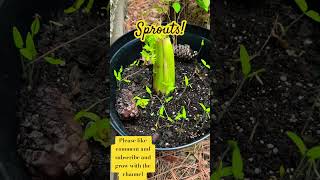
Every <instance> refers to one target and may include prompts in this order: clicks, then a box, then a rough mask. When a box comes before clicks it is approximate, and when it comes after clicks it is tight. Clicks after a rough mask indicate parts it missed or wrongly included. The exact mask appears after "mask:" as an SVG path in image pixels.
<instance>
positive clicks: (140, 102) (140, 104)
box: [133, 96, 150, 109]
mask: <svg viewBox="0 0 320 180" xmlns="http://www.w3.org/2000/svg"><path fill="white" fill-rule="evenodd" d="M133 100H136V106H138V107H141V108H143V109H144V108H146V107H147V105H148V104H149V101H150V99H143V98H140V97H139V96H135V97H134V98H133Z"/></svg>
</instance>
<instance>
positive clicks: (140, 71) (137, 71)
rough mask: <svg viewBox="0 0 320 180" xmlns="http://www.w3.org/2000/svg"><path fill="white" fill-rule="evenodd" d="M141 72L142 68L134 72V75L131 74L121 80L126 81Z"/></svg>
mask: <svg viewBox="0 0 320 180" xmlns="http://www.w3.org/2000/svg"><path fill="white" fill-rule="evenodd" d="M142 70H144V68H141V69H140V70H139V71H136V72H134V73H132V74H129V75H127V76H126V77H124V78H123V79H128V78H129V77H131V76H133V75H136V74H138V73H139V72H141V71H142Z"/></svg>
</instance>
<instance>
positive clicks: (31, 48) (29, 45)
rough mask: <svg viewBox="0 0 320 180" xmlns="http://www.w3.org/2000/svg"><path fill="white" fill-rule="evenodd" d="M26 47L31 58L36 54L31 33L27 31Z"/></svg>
mask: <svg viewBox="0 0 320 180" xmlns="http://www.w3.org/2000/svg"><path fill="white" fill-rule="evenodd" d="M26 48H27V49H28V50H29V51H30V52H31V54H32V59H34V58H35V57H36V56H37V50H36V47H35V45H34V42H33V38H32V35H31V34H30V33H29V32H28V34H27V39H26Z"/></svg>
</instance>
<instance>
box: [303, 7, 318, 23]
mask: <svg viewBox="0 0 320 180" xmlns="http://www.w3.org/2000/svg"><path fill="white" fill-rule="evenodd" d="M306 15H307V16H308V17H310V18H311V19H313V20H315V21H316V22H320V15H319V13H318V12H316V11H313V10H310V11H308V12H306Z"/></svg>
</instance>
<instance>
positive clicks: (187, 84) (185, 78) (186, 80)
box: [184, 76, 190, 88]
mask: <svg viewBox="0 0 320 180" xmlns="http://www.w3.org/2000/svg"><path fill="white" fill-rule="evenodd" d="M184 85H185V86H186V88H187V87H188V86H190V84H189V78H188V76H184Z"/></svg>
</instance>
